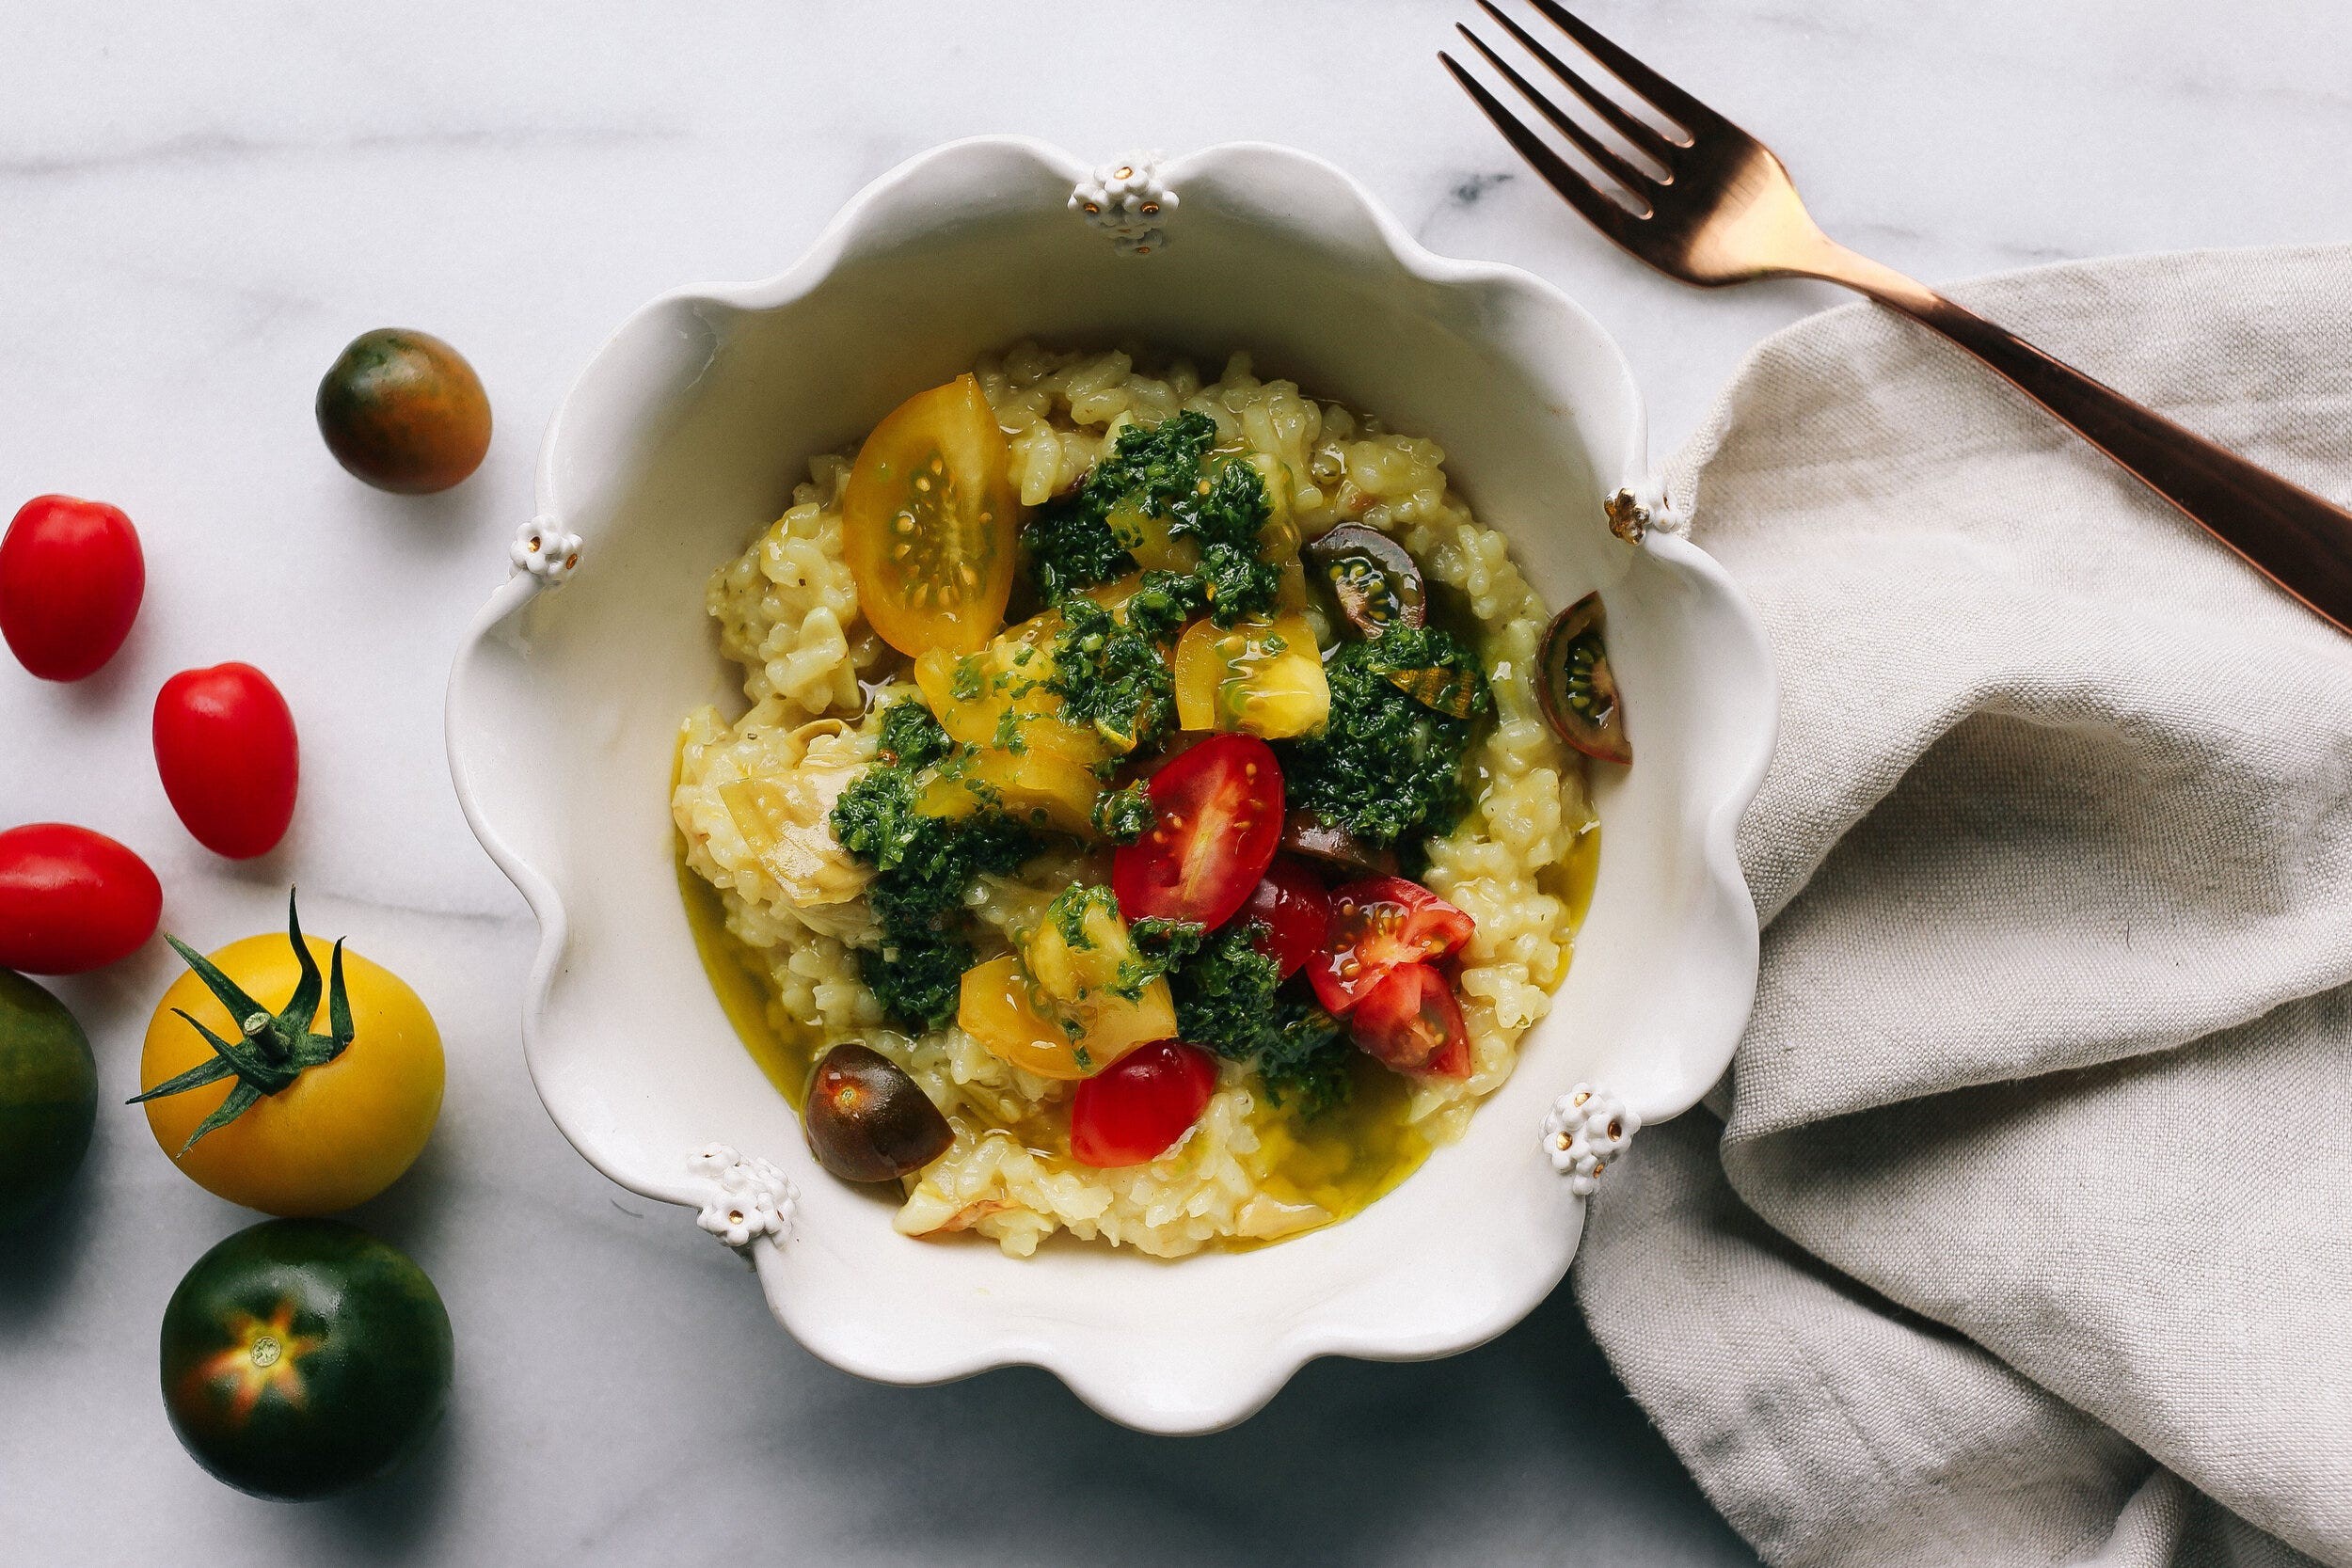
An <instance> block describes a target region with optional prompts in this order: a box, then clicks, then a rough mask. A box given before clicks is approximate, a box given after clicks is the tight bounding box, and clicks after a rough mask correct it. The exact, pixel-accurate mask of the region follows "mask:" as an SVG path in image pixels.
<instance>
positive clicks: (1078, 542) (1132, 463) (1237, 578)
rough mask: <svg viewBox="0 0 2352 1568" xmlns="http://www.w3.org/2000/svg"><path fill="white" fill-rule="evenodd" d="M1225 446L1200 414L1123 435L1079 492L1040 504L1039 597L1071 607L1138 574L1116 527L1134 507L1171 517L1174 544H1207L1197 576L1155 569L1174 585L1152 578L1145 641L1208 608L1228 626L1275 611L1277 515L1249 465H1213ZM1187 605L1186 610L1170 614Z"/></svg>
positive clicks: (1034, 531)
mask: <svg viewBox="0 0 2352 1568" xmlns="http://www.w3.org/2000/svg"><path fill="white" fill-rule="evenodd" d="M1215 445H1216V421H1215V420H1211V419H1210V418H1209V417H1208V416H1207V415H1206V414H1201V413H1198V412H1195V411H1194V410H1192V409H1186V410H1184V412H1183V413H1181V414H1178V415H1176V416H1175V417H1174V418H1173V419H1169V420H1163V421H1161V422H1160V423H1159V424H1157V425H1153V426H1152V427H1151V428H1149V429H1146V428H1145V427H1143V426H1141V425H1130V426H1128V427H1127V428H1126V429H1124V430H1122V431H1120V433H1119V439H1118V440H1116V441H1115V442H1113V443H1112V444H1111V450H1110V451H1107V452H1105V453H1104V455H1103V457H1102V458H1101V459H1100V460H1098V461H1097V462H1096V463H1095V465H1094V467H1092V468H1090V469H1089V470H1088V471H1087V476H1086V478H1085V479H1083V480H1081V481H1079V483H1078V487H1077V489H1076V490H1074V491H1073V492H1072V493H1071V494H1070V495H1069V496H1067V497H1065V498H1063V499H1060V500H1057V501H1053V502H1050V503H1048V504H1047V505H1046V506H1044V507H1042V508H1041V509H1040V510H1039V512H1038V515H1037V516H1036V517H1035V518H1033V519H1032V520H1031V521H1030V523H1029V525H1028V527H1027V528H1026V529H1025V531H1023V533H1022V540H1023V543H1024V544H1025V546H1027V551H1028V562H1029V575H1030V578H1031V579H1032V580H1033V581H1034V582H1035V583H1036V585H1037V590H1038V594H1039V595H1040V596H1041V598H1043V599H1044V600H1045V601H1046V602H1047V603H1048V604H1060V603H1064V602H1065V601H1067V600H1068V599H1069V598H1070V597H1071V596H1072V595H1073V594H1078V593H1080V592H1082V591H1083V590H1086V589H1089V588H1094V587H1098V586H1100V585H1101V584H1103V583H1106V582H1112V581H1116V580H1117V579H1118V578H1122V577H1125V576H1127V575H1128V574H1129V573H1131V572H1133V571H1135V570H1136V558H1135V556H1134V554H1133V553H1132V552H1131V551H1130V550H1129V549H1128V547H1127V543H1126V542H1125V541H1123V540H1121V539H1120V535H1119V531H1118V530H1117V529H1116V528H1115V527H1114V526H1113V525H1112V522H1111V515H1112V513H1113V512H1114V511H1115V510H1117V509H1118V508H1119V507H1120V506H1121V505H1127V506H1132V507H1135V508H1137V509H1140V510H1141V511H1142V513H1143V514H1144V515H1146V516H1150V517H1164V518H1166V519H1167V520H1168V534H1169V536H1170V537H1171V538H1190V539H1194V540H1196V541H1198V542H1199V544H1200V568H1199V570H1198V572H1197V573H1194V574H1189V575H1187V574H1182V573H1173V572H1168V573H1155V574H1153V576H1155V577H1159V578H1165V579H1170V580H1166V581H1163V582H1161V583H1159V584H1157V585H1156V586H1155V585H1153V584H1152V583H1151V582H1149V580H1148V579H1147V583H1146V587H1147V590H1151V591H1152V592H1153V593H1154V594H1155V595H1156V597H1155V599H1154V602H1153V603H1152V605H1150V606H1147V607H1146V608H1145V610H1144V611H1143V613H1144V618H1145V624H1144V626H1142V627H1140V628H1139V629H1141V630H1142V631H1143V634H1144V635H1145V636H1146V637H1148V638H1152V639H1153V640H1164V639H1165V637H1166V636H1167V635H1168V631H1169V630H1170V629H1172V628H1173V626H1177V625H1181V624H1182V623H1183V621H1184V619H1185V618H1186V617H1187V616H1188V615H1190V614H1197V613H1199V611H1200V610H1201V609H1203V608H1205V609H1207V610H1209V612H1210V614H1211V615H1212V616H1213V617H1214V618H1215V620H1216V624H1217V625H1218V626H1232V624H1233V623H1234V622H1235V621H1238V620H1240V619H1241V618H1242V617H1243V616H1245V615H1253V614H1258V613H1261V612H1263V611H1264V610H1270V609H1272V608H1273V606H1274V602H1275V597H1276V595H1277V594H1278V593H1279V590H1280V587H1281V569H1280V568H1279V566H1277V565H1276V564H1275V563H1274V562H1270V561H1268V560H1266V559H1265V556H1264V553H1263V542H1262V540H1261V537H1260V535H1261V533H1262V531H1263V529H1264V526H1265V522H1266V518H1267V516H1268V515H1269V513H1270V511H1271V503H1270V502H1268V500H1267V499H1266V493H1265V482H1264V481H1263V480H1262V479H1261V478H1260V477H1259V475H1258V470H1257V469H1256V468H1254V467H1251V466H1250V465H1249V464H1248V463H1246V462H1241V461H1238V460H1232V459H1229V460H1226V461H1222V462H1212V461H1211V456H1210V449H1211V448H1212V447H1214V446H1215ZM1180 583H1181V584H1185V585H1186V586H1184V587H1182V588H1179V587H1177V586H1176V585H1177V584H1180ZM1180 604H1181V606H1182V607H1183V609H1182V612H1181V613H1173V614H1171V613H1170V611H1171V610H1174V609H1176V608H1177V607H1178V606H1179V605H1180ZM1133 614H1134V612H1133V611H1132V610H1131V611H1130V616H1131V621H1132V618H1133Z"/></svg>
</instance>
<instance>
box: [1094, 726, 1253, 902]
mask: <svg viewBox="0 0 2352 1568" xmlns="http://www.w3.org/2000/svg"><path fill="white" fill-rule="evenodd" d="M1150 788H1151V794H1152V810H1153V811H1155V812H1157V813H1158V815H1159V819H1158V820H1157V821H1156V822H1154V823H1153V824H1152V831H1151V832H1148V833H1145V834H1144V835H1143V836H1142V837H1141V838H1139V839H1137V840H1136V841H1135V842H1134V843H1133V844H1126V845H1121V846H1120V849H1119V852H1118V854H1116V855H1114V856H1113V857H1112V858H1111V891H1112V892H1113V893H1115V894H1117V895H1119V912H1120V914H1122V915H1124V916H1126V917H1127V918H1128V919H1129V920H1130V921H1135V920H1141V919H1143V918H1144V917H1145V916H1147V915H1155V916H1158V917H1159V918H1161V919H1165V920H1194V921H1198V922H1200V924H1201V925H1203V926H1222V925H1224V924H1225V923H1226V922H1227V921H1229V920H1231V919H1232V918H1233V911H1235V910H1238V909H1240V908H1241V904H1242V900H1243V899H1245V898H1247V897H1248V896H1249V890H1250V889H1251V888H1253V887H1256V886H1257V885H1258V879H1259V878H1261V877H1263V876H1264V875H1265V868H1266V866H1267V865H1268V864H1269V863H1272V861H1273V859H1274V847H1275V845H1276V844H1277V843H1279V841H1280V840H1281V837H1282V765H1281V764H1280V763H1279V762H1277V761H1275V760H1274V748H1273V747H1271V746H1268V745H1267V744H1266V743H1265V742H1264V741H1263V740H1260V739H1259V738H1258V737H1257V736H1254V735H1217V736H1210V737H1209V738H1208V739H1206V740H1203V741H1202V742H1200V744H1199V745H1198V746H1195V747H1193V748H1192V749H1191V750H1189V751H1187V752H1184V753H1183V754H1182V755H1181V756H1178V757H1176V758H1174V759H1173V760H1172V761H1170V762H1169V763H1168V766H1167V767H1165V768H1161V769H1160V770H1159V771H1158V772H1156V773H1154V774H1152V783H1151V786H1150Z"/></svg>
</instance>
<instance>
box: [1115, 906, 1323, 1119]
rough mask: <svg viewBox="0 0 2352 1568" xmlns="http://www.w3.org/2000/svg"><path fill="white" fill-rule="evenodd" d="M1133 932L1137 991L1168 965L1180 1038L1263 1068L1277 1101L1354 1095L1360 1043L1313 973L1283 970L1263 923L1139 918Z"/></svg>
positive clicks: (1304, 1109) (1317, 1102)
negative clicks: (1312, 985) (1286, 976)
mask: <svg viewBox="0 0 2352 1568" xmlns="http://www.w3.org/2000/svg"><path fill="white" fill-rule="evenodd" d="M1128 934H1129V936H1130V937H1131V938H1132V939H1133V941H1134V942H1135V944H1136V953H1137V956H1138V957H1137V968H1138V972H1139V973H1141V974H1142V976H1143V977H1142V978H1141V979H1139V980H1138V981H1137V983H1136V989H1137V990H1138V991H1139V990H1141V988H1142V986H1143V985H1144V984H1148V983H1149V981H1150V979H1152V978H1154V977H1156V976H1157V975H1158V974H1167V976H1168V990H1169V992H1170V993H1171V994H1172V995H1173V996H1174V998H1175V1002H1176V1032H1177V1034H1178V1035H1179V1036H1180V1037H1183V1038H1184V1039H1185V1040H1187V1041H1190V1042H1191V1043H1192V1044H1195V1045H1199V1046H1202V1047H1205V1048H1206V1049H1208V1050H1210V1051H1214V1052H1215V1053H1216V1054H1218V1055H1219V1056H1222V1057H1225V1058H1226V1059H1227V1060H1229V1061H1235V1062H1241V1063H1243V1064H1245V1065H1247V1066H1248V1067H1250V1068H1253V1069H1255V1070H1256V1072H1257V1074H1258V1078H1259V1081H1260V1083H1262V1084H1263V1085H1264V1087H1265V1093H1266V1099H1267V1100H1268V1101H1270V1102H1272V1103H1273V1104H1275V1105H1277V1106H1280V1105H1286V1104H1293V1103H1295V1105H1296V1106H1297V1107H1298V1110H1299V1113H1300V1114H1301V1115H1302V1116H1305V1117H1317V1116H1320V1115H1322V1114H1323V1113H1325V1112H1327V1111H1329V1110H1331V1109H1333V1108H1334V1107H1336V1106H1338V1105H1341V1104H1343V1103H1344V1102H1345V1101H1346V1100H1347V1097H1348V1093H1349V1090H1350V1087H1351V1085H1352V1084H1353V1077H1352V1075H1351V1073H1350V1072H1349V1070H1348V1069H1349V1066H1350V1063H1351V1062H1352V1060H1353V1058H1354V1056H1355V1052H1354V1049H1353V1048H1352V1047H1351V1046H1350V1045H1349V1044H1348V1042H1347V1038H1346V1033H1345V1031H1344V1029H1343V1027H1342V1026H1341V1024H1340V1023H1339V1022H1338V1020H1336V1019H1334V1018H1332V1017H1331V1015H1330V1014H1328V1013H1327V1012H1325V1011H1324V1010H1323V1008H1322V1007H1321V1006H1317V1005H1316V1003H1315V1000H1314V997H1313V994H1312V993H1311V991H1309V990H1308V989H1307V986H1306V983H1305V982H1304V981H1303V980H1301V979H1299V978H1297V977H1295V976H1294V977H1293V978H1292V979H1290V980H1288V981H1284V980H1283V979H1282V978H1281V974H1280V969H1279V966H1278V965H1277V964H1276V963H1275V961H1274V960H1273V959H1272V958H1269V957H1267V956H1266V954H1265V953H1264V952H1263V950H1262V949H1261V947H1260V945H1259V944H1260V943H1261V942H1263V941H1264V940H1265V927H1264V926H1263V924H1262V923H1261V922H1258V921H1254V920H1248V921H1242V922H1239V923H1237V924H1233V925H1229V926H1226V927H1223V928H1222V929H1220V930H1217V931H1215V932H1208V931H1204V930H1203V929H1202V928H1201V927H1199V926H1196V925H1192V924H1190V923H1188V922H1184V921H1177V920H1138V921H1136V924H1135V925H1134V927H1131V928H1130V930H1129V933H1128ZM1122 979H1123V976H1122Z"/></svg>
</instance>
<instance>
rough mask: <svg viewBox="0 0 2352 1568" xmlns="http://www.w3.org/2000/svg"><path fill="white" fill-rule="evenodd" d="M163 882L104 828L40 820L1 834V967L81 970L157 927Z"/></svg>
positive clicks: (133, 948)
mask: <svg viewBox="0 0 2352 1568" xmlns="http://www.w3.org/2000/svg"><path fill="white" fill-rule="evenodd" d="M163 911H164V887H163V884H162V883H161V882H159V881H157V880H156V879H155V873H153V872H152V871H150V870H149V869H148V868H147V863H146V862H145V861H143V860H141V859H139V858H138V856H137V855H135V854H134V853H132V852H131V851H130V850H129V849H127V848H125V847H123V846H122V845H119V844H118V843H116V842H115V841H114V840H113V839H111V838H108V837H107V836H106V835H105V834H103V833H94V832H90V831H89V830H88V829H87V828H76V827H73V826H72V825H71V824H70V823H65V822H33V823H28V824H26V825H25V826H24V827H22V828H10V829H9V830H8V832H4V833H0V967H5V968H8V969H16V970H22V971H24V973H25V974H81V973H82V972H83V971H85V970H90V969H98V968H101V967H103V966H104V965H106V964H110V963H113V962H115V961H116V960H117V959H119V958H128V957H130V956H131V955H132V954H133V953H135V952H137V951H138V949H139V947H140V946H141V945H142V944H143V943H144V942H146V941H147V939H148V938H149V937H151V936H153V935H154V934H155V923H156V921H157V920H159V919H161V918H162V916H163Z"/></svg>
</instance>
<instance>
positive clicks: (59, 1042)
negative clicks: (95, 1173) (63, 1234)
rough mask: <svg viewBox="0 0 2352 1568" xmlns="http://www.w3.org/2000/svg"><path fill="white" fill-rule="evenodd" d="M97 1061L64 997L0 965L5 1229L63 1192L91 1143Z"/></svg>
mask: <svg viewBox="0 0 2352 1568" xmlns="http://www.w3.org/2000/svg"><path fill="white" fill-rule="evenodd" d="M97 1116H98V1062H97V1059H96V1058H95V1057H93V1056H92V1055H91V1054H90V1049H89V1038H88V1037H87V1036H86V1035H84V1034H83V1033H82V1026H81V1025H80V1024H78V1023H76V1022H73V1015H72V1013H70V1012H68V1011H66V1008H65V1004H64V1003H62V1002H60V1001H58V1000H57V999H56V997H54V996H52V995H50V994H49V993H48V992H47V991H45V990H41V989H40V987H39V986H37V985H35V984H33V982H32V981H30V980H27V979H26V978H24V975H22V974H17V973H16V972H15V971H14V970H12V969H0V1230H6V1229H8V1227H11V1226H14V1225H17V1224H19V1223H21V1222H23V1221H24V1220H25V1219H27V1218H29V1217H31V1215H32V1214H33V1212H34V1211H36V1210H38V1209H40V1207H41V1206H42V1205H43V1204H45V1203H47V1202H48V1201H49V1200H50V1199H51V1198H53V1197H55V1196H57V1194H58V1193H59V1192H60V1191H62V1190H63V1189H64V1187H65V1184H66V1183H67V1182H68V1181H71V1180H73V1173H74V1172H75V1171H77V1170H79V1169H80V1168H81V1166H82V1156H83V1155H84V1154H85V1153H86V1152H87V1151H88V1149H89V1134H90V1126H91V1124H92V1123H93V1122H94V1121H95V1120H96V1119H97Z"/></svg>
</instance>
